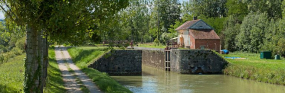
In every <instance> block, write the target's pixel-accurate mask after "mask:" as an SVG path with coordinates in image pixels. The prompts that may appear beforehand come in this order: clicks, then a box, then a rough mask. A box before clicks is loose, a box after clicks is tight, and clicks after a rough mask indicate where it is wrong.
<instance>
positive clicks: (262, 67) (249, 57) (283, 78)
mask: <svg viewBox="0 0 285 93" xmlns="http://www.w3.org/2000/svg"><path fill="white" fill-rule="evenodd" d="M222 56H223V57H241V58H246V59H226V60H227V61H228V62H229V63H230V64H229V65H228V66H227V67H226V68H225V69H224V73H225V74H227V75H232V76H236V77H240V78H245V79H252V80H257V81H260V82H266V83H272V84H282V85H285V60H284V58H281V60H274V59H260V54H256V53H243V52H234V53H230V54H223V55H222Z"/></svg>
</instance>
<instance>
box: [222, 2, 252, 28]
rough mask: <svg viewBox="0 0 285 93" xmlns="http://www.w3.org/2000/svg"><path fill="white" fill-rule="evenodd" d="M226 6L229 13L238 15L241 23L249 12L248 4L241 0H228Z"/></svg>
mask: <svg viewBox="0 0 285 93" xmlns="http://www.w3.org/2000/svg"><path fill="white" fill-rule="evenodd" d="M226 7H227V9H228V12H227V15H228V16H230V15H233V16H235V17H237V18H238V20H237V21H238V22H239V24H241V22H242V20H243V18H244V17H245V16H246V15H247V14H248V13H249V12H248V7H247V4H246V3H243V2H242V1H241V0H227V3H226Z"/></svg>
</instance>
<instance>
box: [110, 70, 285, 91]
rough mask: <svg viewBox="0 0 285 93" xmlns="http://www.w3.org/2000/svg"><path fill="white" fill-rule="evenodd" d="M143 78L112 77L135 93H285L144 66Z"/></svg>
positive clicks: (229, 78) (230, 79) (250, 83)
mask: <svg viewBox="0 0 285 93" xmlns="http://www.w3.org/2000/svg"><path fill="white" fill-rule="evenodd" d="M142 70H143V74H142V76H111V77H112V78H113V79H115V80H116V81H118V82H119V83H120V84H122V85H123V86H125V87H127V88H128V89H130V90H131V91H133V92H134V93H285V87H284V86H282V85H274V84H268V83H262V82H257V81H254V80H246V79H241V78H236V77H233V76H227V75H222V74H221V75H190V74H178V73H174V72H167V71H163V70H158V69H155V68H152V67H148V66H142Z"/></svg>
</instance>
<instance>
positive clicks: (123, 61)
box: [89, 49, 227, 75]
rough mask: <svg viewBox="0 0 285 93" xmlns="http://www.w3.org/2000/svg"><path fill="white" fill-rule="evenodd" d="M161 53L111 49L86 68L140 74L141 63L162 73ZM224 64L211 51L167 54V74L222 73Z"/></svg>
mask: <svg viewBox="0 0 285 93" xmlns="http://www.w3.org/2000/svg"><path fill="white" fill-rule="evenodd" d="M165 55H166V53H165V51H163V50H113V51H112V52H109V53H107V54H105V55H104V56H102V57H101V58H99V59H98V60H97V61H95V62H94V63H93V64H90V65H89V67H92V68H94V69H97V70H99V71H101V72H106V73H108V74H110V75H141V73H142V64H144V65H147V66H150V67H154V68H158V69H162V70H165ZM226 65H227V61H225V60H224V59H223V58H221V57H220V56H218V55H217V54H216V53H214V52H213V51H211V50H179V49H172V50H171V52H170V71H173V72H178V73H181V74H198V73H203V74H211V73H222V70H223V69H224V67H225V66H226Z"/></svg>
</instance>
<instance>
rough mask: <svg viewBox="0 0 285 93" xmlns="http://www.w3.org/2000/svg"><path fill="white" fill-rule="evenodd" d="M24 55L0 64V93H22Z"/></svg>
mask: <svg viewBox="0 0 285 93" xmlns="http://www.w3.org/2000/svg"><path fill="white" fill-rule="evenodd" d="M25 56H26V55H25V54H22V55H19V56H15V57H13V58H10V59H9V60H8V61H7V62H6V63H3V64H0V93H17V92H23V83H24V72H25V67H24V63H25V62H24V58H25Z"/></svg>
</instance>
